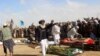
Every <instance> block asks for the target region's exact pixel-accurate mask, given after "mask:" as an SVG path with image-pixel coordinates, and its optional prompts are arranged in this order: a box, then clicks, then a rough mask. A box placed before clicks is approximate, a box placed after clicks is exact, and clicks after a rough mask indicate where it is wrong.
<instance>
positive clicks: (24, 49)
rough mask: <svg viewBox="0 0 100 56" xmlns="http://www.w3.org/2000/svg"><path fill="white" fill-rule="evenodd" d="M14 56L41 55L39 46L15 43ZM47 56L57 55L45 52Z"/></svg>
mask: <svg viewBox="0 0 100 56" xmlns="http://www.w3.org/2000/svg"><path fill="white" fill-rule="evenodd" d="M0 56H4V53H3V48H2V45H0ZM14 56H42V55H41V50H40V48H32V47H30V46H29V45H15V47H14ZM47 56H59V55H51V54H47ZM78 56H100V51H85V52H84V53H82V54H80V55H78Z"/></svg>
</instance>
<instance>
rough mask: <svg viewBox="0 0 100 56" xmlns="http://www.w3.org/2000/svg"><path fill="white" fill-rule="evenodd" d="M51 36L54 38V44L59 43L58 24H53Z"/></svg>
mask: <svg viewBox="0 0 100 56" xmlns="http://www.w3.org/2000/svg"><path fill="white" fill-rule="evenodd" d="M52 35H53V37H54V42H55V44H56V45H57V44H59V43H60V27H59V26H58V23H55V24H54V26H53V27H52Z"/></svg>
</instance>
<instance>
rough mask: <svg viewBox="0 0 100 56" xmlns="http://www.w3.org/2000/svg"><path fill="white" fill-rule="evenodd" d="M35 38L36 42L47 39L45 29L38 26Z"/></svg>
mask: <svg viewBox="0 0 100 56" xmlns="http://www.w3.org/2000/svg"><path fill="white" fill-rule="evenodd" d="M35 37H36V40H38V41H39V42H40V41H41V40H42V39H47V38H48V32H47V28H42V27H40V26H38V27H37V28H36V30H35Z"/></svg>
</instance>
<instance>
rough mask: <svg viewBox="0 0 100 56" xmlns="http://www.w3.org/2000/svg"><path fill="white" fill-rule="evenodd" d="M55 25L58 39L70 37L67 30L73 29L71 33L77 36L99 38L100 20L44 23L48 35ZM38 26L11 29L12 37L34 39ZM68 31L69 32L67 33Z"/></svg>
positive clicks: (86, 19) (87, 19)
mask: <svg viewBox="0 0 100 56" xmlns="http://www.w3.org/2000/svg"><path fill="white" fill-rule="evenodd" d="M55 24H57V25H58V26H59V27H60V37H61V38H66V37H70V36H69V35H70V34H72V32H71V33H70V31H69V29H70V28H73V31H74V32H75V33H77V34H81V35H82V36H83V37H90V36H91V35H93V36H94V37H97V38H99V37H100V20H99V18H93V17H92V18H85V19H84V20H77V21H72V22H71V21H67V22H54V21H53V20H52V21H51V23H46V26H47V28H48V30H47V31H48V32H49V34H52V28H53V25H55ZM37 27H38V26H35V25H34V24H32V25H31V26H29V27H28V28H14V29H13V37H15V38H18V37H29V36H30V35H31V36H34V37H35V30H36V28H37ZM68 31H69V32H68Z"/></svg>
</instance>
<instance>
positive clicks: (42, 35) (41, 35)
mask: <svg viewBox="0 0 100 56" xmlns="http://www.w3.org/2000/svg"><path fill="white" fill-rule="evenodd" d="M39 24H40V25H39V26H38V27H37V28H36V40H38V42H40V45H41V49H42V56H46V50H47V48H48V41H47V38H48V33H47V28H46V25H45V20H40V21H39Z"/></svg>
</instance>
